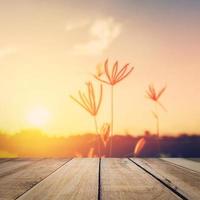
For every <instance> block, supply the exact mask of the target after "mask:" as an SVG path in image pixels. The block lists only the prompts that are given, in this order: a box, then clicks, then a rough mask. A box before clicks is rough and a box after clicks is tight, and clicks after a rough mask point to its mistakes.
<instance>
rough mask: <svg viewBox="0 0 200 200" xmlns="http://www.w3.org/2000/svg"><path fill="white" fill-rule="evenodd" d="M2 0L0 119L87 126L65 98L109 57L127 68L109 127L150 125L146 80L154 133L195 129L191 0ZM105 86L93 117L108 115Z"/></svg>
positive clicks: (198, 115) (197, 81)
mask: <svg viewBox="0 0 200 200" xmlns="http://www.w3.org/2000/svg"><path fill="white" fill-rule="evenodd" d="M91 2H92V1H86V2H84V3H83V1H74V2H72V1H63V0H57V1H56V0H54V1H53V0H50V1H34V0H26V1H25V0H20V1H12V3H11V1H1V2H0V27H1V31H0V32H1V33H0V83H1V84H0V129H1V130H4V131H6V132H9V133H15V132H16V131H20V130H22V129H27V128H34V127H36V128H40V129H41V130H44V132H47V133H48V134H50V135H54V134H59V135H65V136H68V135H70V134H76V133H86V132H94V131H95V130H94V127H93V126H94V125H93V119H92V118H91V117H90V116H89V114H88V113H87V112H85V111H84V110H82V109H81V108H80V107H79V106H78V105H76V104H75V103H74V102H73V101H72V100H71V99H70V98H69V96H70V95H73V96H77V94H78V90H79V89H81V90H84V89H85V82H86V81H91V80H92V81H93V82H94V84H95V87H98V81H96V80H94V78H93V77H92V74H93V73H95V70H96V66H97V65H98V64H103V63H104V61H105V60H106V59H107V58H109V65H110V66H112V65H113V64H114V62H115V61H116V60H118V61H119V65H120V66H123V65H124V64H126V63H130V66H134V71H133V72H132V73H131V74H130V75H129V76H128V77H127V78H126V79H125V80H123V81H122V82H120V83H119V84H117V85H116V87H115V90H114V112H115V116H114V124H115V126H114V132H115V133H127V132H129V133H132V134H143V133H144V131H145V130H149V131H151V132H155V130H156V127H155V119H154V117H153V115H152V111H153V110H154V104H153V102H151V101H150V100H148V99H147V98H146V97H145V91H146V90H147V88H148V85H149V84H150V83H153V84H154V85H155V87H156V88H158V89H160V88H162V87H163V86H165V85H167V89H166V91H165V92H164V93H163V95H162V96H161V98H160V101H161V102H162V104H163V105H164V106H165V107H166V109H167V112H165V111H163V110H162V109H160V108H158V112H159V116H160V132H161V135H163V134H177V133H183V132H185V133H188V134H192V133H196V134H199V133H200V123H199V122H200V106H199V102H200V92H199V91H200V56H199V52H200V23H199V20H200V13H199V9H200V2H199V1H102V2H95V3H91ZM109 92H110V90H109V87H107V86H105V87H104V94H103V102H102V103H103V105H102V107H101V108H100V113H99V115H98V122H99V124H102V123H103V122H109V120H110V114H109V112H110V108H109V106H110V95H109Z"/></svg>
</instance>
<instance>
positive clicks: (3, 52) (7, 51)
mask: <svg viewBox="0 0 200 200" xmlns="http://www.w3.org/2000/svg"><path fill="white" fill-rule="evenodd" d="M16 51H17V50H16V48H14V47H3V48H0V58H4V57H6V56H8V55H11V54H13V53H16Z"/></svg>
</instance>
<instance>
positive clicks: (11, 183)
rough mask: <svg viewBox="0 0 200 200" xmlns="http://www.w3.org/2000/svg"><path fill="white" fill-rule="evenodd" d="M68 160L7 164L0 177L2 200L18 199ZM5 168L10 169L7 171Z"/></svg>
mask: <svg viewBox="0 0 200 200" xmlns="http://www.w3.org/2000/svg"><path fill="white" fill-rule="evenodd" d="M67 161H68V159H33V160H31V159H29V160H24V159H18V160H17V161H16V160H13V161H9V162H7V163H5V166H4V167H2V169H3V172H4V173H5V174H2V171H0V173H1V177H0V200H10V199H16V198H17V197H18V196H20V195H21V194H23V193H24V192H26V191H27V190H29V189H30V188H31V187H32V186H34V185H35V184H36V183H38V182H40V181H41V180H42V179H44V178H46V177H47V176H48V175H49V174H50V173H52V172H53V171H55V170H56V169H58V168H59V167H60V166H62V165H63V164H65V163H66V162H67ZM5 167H8V170H6V168H5Z"/></svg>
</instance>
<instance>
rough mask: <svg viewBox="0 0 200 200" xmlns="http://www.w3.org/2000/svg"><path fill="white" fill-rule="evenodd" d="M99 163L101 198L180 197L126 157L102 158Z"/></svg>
mask: <svg viewBox="0 0 200 200" xmlns="http://www.w3.org/2000/svg"><path fill="white" fill-rule="evenodd" d="M101 163H102V164H101V197H102V199H103V200H107V199H109V200H112V199H113V200H116V199H117V200H120V199H121V200H126V199H127V200H130V199H133V200H134V199H139V200H140V199H148V200H151V199H152V200H154V199H160V200H169V199H170V200H173V199H180V198H179V197H178V196H176V195H175V194H174V193H172V192H171V191H170V190H168V189H167V188H165V187H164V186H163V185H162V184H160V183H159V182H158V181H157V180H155V179H154V178H152V177H151V176H150V175H148V174H147V173H146V172H144V171H143V170H142V169H140V168H139V167H138V166H136V165H135V164H134V163H132V162H131V161H130V160H128V159H118V158H112V159H108V158H104V159H102V161H101Z"/></svg>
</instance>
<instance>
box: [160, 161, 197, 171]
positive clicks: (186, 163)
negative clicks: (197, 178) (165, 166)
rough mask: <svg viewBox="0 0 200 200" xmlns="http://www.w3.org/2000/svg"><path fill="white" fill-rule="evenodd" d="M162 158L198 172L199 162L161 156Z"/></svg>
mask: <svg viewBox="0 0 200 200" xmlns="http://www.w3.org/2000/svg"><path fill="white" fill-rule="evenodd" d="M162 160H165V161H168V162H171V163H174V164H176V165H179V166H182V167H185V168H188V169H190V170H194V171H197V172H200V162H195V161H192V160H187V159H184V158H162Z"/></svg>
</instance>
